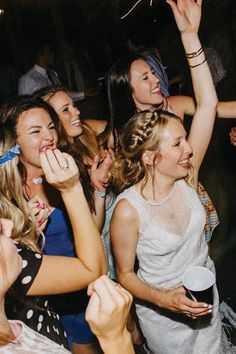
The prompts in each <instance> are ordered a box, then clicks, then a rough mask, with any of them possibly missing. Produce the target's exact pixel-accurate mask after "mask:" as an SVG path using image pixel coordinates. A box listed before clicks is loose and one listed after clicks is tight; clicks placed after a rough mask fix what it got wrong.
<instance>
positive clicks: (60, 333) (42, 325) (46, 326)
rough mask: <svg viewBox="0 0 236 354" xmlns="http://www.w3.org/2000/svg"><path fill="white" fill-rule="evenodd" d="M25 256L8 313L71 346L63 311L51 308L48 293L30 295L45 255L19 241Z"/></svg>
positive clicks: (51, 337) (12, 289) (12, 288)
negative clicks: (64, 325)
mask: <svg viewBox="0 0 236 354" xmlns="http://www.w3.org/2000/svg"><path fill="white" fill-rule="evenodd" d="M16 246H17V249H18V252H19V254H20V256H21V257H22V259H23V269H22V272H21V274H20V275H19V277H18V278H17V280H16V281H15V283H14V284H13V285H12V287H11V288H10V290H9V291H8V293H7V296H6V302H5V303H6V313H7V317H8V318H9V319H14V320H21V321H22V322H24V323H25V324H27V326H29V327H30V328H32V329H33V330H35V331H36V332H39V333H40V334H42V335H44V336H46V337H48V338H50V339H51V340H53V341H54V342H56V343H58V344H60V345H64V346H65V347H66V348H68V342H67V339H66V333H65V331H64V329H63V328H62V326H61V324H60V322H59V315H58V314H57V313H56V312H54V311H53V310H52V307H51V304H50V308H49V303H48V298H47V297H45V296H26V294H27V292H28V290H29V289H30V287H31V285H32V283H33V282H34V279H35V277H36V275H37V273H38V271H39V269H40V266H41V264H42V255H41V254H40V253H38V252H34V251H32V250H31V249H29V248H27V247H26V246H23V245H20V244H19V243H16Z"/></svg>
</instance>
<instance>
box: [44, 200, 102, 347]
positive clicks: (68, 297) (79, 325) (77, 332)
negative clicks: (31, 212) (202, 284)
mask: <svg viewBox="0 0 236 354" xmlns="http://www.w3.org/2000/svg"><path fill="white" fill-rule="evenodd" d="M44 234H45V241H46V242H45V247H44V249H43V253H44V254H46V255H52V256H66V257H76V252H75V246H74V240H73V233H72V230H71V226H70V221H69V217H68V215H67V212H66V210H65V208H64V206H61V207H60V208H55V209H54V210H53V212H52V213H51V215H50V219H49V223H48V225H47V226H46V228H45V230H44ZM49 301H50V304H52V306H53V307H54V308H55V309H56V311H57V312H58V313H59V315H60V321H61V323H62V325H63V327H64V329H65V331H66V333H68V334H69V337H68V340H69V344H70V345H71V344H72V343H73V342H74V343H80V344H85V343H84V338H85V337H86V338H87V343H92V342H94V341H95V340H96V337H95V335H94V334H93V332H92V331H91V330H90V327H89V325H88V323H87V321H86V320H85V316H84V312H85V309H86V307H87V304H88V301H89V297H88V295H87V290H86V289H85V290H81V291H76V292H72V293H68V294H62V295H53V296H50V297H49ZM77 316H78V319H77V318H76V317H77ZM72 318H73V320H72ZM85 332H86V333H85Z"/></svg>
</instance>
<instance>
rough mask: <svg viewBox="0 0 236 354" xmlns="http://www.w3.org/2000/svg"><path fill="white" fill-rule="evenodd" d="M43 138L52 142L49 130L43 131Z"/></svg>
mask: <svg viewBox="0 0 236 354" xmlns="http://www.w3.org/2000/svg"><path fill="white" fill-rule="evenodd" d="M43 138H44V139H45V140H48V141H53V140H54V135H53V132H52V130H50V129H47V130H45V132H44V136H43Z"/></svg>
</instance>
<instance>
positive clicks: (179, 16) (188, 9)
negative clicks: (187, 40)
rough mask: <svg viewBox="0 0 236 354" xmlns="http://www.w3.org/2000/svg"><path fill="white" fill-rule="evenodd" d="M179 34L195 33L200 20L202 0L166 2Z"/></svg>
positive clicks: (167, 0) (169, 0) (168, 0)
mask: <svg viewBox="0 0 236 354" xmlns="http://www.w3.org/2000/svg"><path fill="white" fill-rule="evenodd" d="M166 2H167V3H168V4H169V5H170V7H171V9H172V11H173V14H174V17H175V22H176V24H177V26H178V29H179V31H180V32H181V33H197V32H198V29H199V25H200V20H201V6H202V0H196V1H195V0H177V1H175V0H166Z"/></svg>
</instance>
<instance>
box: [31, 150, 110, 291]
mask: <svg viewBox="0 0 236 354" xmlns="http://www.w3.org/2000/svg"><path fill="white" fill-rule="evenodd" d="M40 157H41V164H42V168H43V170H44V173H45V177H46V179H47V181H48V183H50V184H52V185H53V186H54V187H56V188H57V189H59V191H60V192H61V196H62V199H63V201H64V204H65V206H66V209H67V212H68V215H69V218H70V222H71V226H72V230H73V235H74V243H75V250H76V253H77V256H78V258H72V257H57V256H43V261H42V265H41V267H40V269H39V272H38V274H37V276H36V278H35V281H34V283H33V284H32V286H31V288H30V290H29V292H28V295H48V294H60V293H65V292H71V291H76V290H79V289H83V288H85V287H87V285H88V284H89V283H90V282H91V281H93V280H95V279H96V278H97V277H98V276H100V275H101V274H105V273H106V271H107V267H106V261H105V256H104V251H103V246H102V242H101V238H100V235H99V232H98V229H97V227H96V225H95V223H94V221H93V218H92V215H91V213H90V210H89V207H88V204H87V201H86V199H85V196H84V193H83V189H82V186H81V184H80V181H79V173H78V168H77V166H76V164H75V162H74V160H73V158H72V157H71V156H70V155H68V154H65V153H61V152H60V151H59V150H54V151H51V150H47V151H45V152H43V153H41V154H40Z"/></svg>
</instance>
